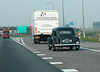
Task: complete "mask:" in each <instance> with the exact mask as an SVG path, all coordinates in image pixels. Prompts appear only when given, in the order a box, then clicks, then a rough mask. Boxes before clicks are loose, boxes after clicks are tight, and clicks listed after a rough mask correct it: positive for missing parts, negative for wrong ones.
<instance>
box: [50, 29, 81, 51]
mask: <svg viewBox="0 0 100 72" xmlns="http://www.w3.org/2000/svg"><path fill="white" fill-rule="evenodd" d="M48 47H49V50H51V49H52V48H53V51H56V49H57V48H59V47H60V48H63V47H69V48H70V49H73V48H74V47H75V49H76V50H79V48H80V40H79V38H78V37H76V36H75V31H74V29H73V28H71V27H57V28H53V29H52V35H51V37H49V38H48Z"/></svg>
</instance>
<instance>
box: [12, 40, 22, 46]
mask: <svg viewBox="0 0 100 72" xmlns="http://www.w3.org/2000/svg"><path fill="white" fill-rule="evenodd" d="M11 39H12V40H14V41H15V42H17V43H18V44H20V45H23V44H22V43H20V42H18V41H17V40H15V39H13V38H11Z"/></svg>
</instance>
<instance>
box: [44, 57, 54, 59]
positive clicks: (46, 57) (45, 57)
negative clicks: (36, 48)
mask: <svg viewBox="0 0 100 72" xmlns="http://www.w3.org/2000/svg"><path fill="white" fill-rule="evenodd" d="M42 59H53V58H52V57H42Z"/></svg>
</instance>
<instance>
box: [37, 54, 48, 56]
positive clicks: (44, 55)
mask: <svg viewBox="0 0 100 72" xmlns="http://www.w3.org/2000/svg"><path fill="white" fill-rule="evenodd" d="M37 55H38V56H45V55H46V54H37Z"/></svg>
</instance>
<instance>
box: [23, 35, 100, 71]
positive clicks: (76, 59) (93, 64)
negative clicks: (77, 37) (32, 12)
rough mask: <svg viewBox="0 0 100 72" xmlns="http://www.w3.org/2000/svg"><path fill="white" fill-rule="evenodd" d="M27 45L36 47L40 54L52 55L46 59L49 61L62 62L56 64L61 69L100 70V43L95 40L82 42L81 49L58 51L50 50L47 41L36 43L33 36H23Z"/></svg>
mask: <svg viewBox="0 0 100 72" xmlns="http://www.w3.org/2000/svg"><path fill="white" fill-rule="evenodd" d="M23 41H24V42H25V44H26V45H28V46H29V47H31V48H35V49H36V50H37V51H40V53H37V54H44V55H42V56H40V57H41V58H43V57H49V58H50V57H51V59H46V61H47V62H61V63H62V64H54V66H56V67H57V68H59V69H76V70H78V71H79V72H100V44H99V43H94V42H81V49H80V50H79V51H75V50H74V49H73V50H71V51H70V50H69V49H68V48H64V49H60V50H58V51H56V52H53V51H52V50H48V46H47V43H41V44H34V43H33V40H32V38H31V37H25V38H23Z"/></svg>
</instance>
